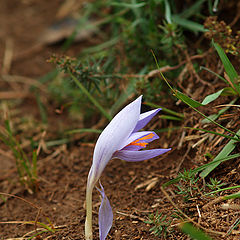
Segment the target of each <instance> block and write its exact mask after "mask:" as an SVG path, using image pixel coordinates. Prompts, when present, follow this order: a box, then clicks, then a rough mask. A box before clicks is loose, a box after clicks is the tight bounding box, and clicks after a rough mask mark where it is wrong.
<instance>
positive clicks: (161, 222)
mask: <svg viewBox="0 0 240 240" xmlns="http://www.w3.org/2000/svg"><path fill="white" fill-rule="evenodd" d="M148 218H149V219H148V220H147V221H145V223H147V224H150V225H154V226H153V227H151V228H150V232H152V234H154V235H155V236H157V237H160V236H164V237H166V236H167V233H168V231H169V229H168V228H169V226H170V224H171V222H172V221H171V220H169V221H166V219H167V215H164V216H163V214H162V213H158V212H156V214H153V213H152V214H150V215H149V217H148Z"/></svg>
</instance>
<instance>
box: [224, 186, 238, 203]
mask: <svg viewBox="0 0 240 240" xmlns="http://www.w3.org/2000/svg"><path fill="white" fill-rule="evenodd" d="M239 187H240V186H239ZM235 198H240V192H237V193H233V194H230V195H227V196H223V199H224V200H228V199H235Z"/></svg>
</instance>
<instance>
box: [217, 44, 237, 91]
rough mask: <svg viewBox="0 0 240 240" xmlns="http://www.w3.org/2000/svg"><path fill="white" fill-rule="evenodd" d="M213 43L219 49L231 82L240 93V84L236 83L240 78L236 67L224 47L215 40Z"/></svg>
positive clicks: (218, 51)
mask: <svg viewBox="0 0 240 240" xmlns="http://www.w3.org/2000/svg"><path fill="white" fill-rule="evenodd" d="M212 44H213V46H214V47H215V49H216V50H217V53H218V55H219V57H220V59H221V61H222V63H223V66H224V69H225V71H226V73H227V75H228V77H229V79H230V81H231V83H232V84H233V86H234V88H235V90H236V91H237V93H238V94H239V95H240V86H239V84H237V83H236V81H237V79H238V74H237V72H236V70H235V68H234V67H233V65H232V63H231V62H230V61H229V59H228V57H227V55H226V54H225V52H224V51H223V49H222V48H221V47H220V45H219V44H217V43H215V42H212Z"/></svg>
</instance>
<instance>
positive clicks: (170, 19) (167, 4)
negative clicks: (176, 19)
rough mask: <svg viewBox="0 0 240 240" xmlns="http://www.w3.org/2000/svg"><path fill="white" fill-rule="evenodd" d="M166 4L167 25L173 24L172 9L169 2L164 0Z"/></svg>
mask: <svg viewBox="0 0 240 240" xmlns="http://www.w3.org/2000/svg"><path fill="white" fill-rule="evenodd" d="M164 4H165V19H166V20H167V23H169V24H171V23H172V16H171V8H170V4H169V2H168V0H164Z"/></svg>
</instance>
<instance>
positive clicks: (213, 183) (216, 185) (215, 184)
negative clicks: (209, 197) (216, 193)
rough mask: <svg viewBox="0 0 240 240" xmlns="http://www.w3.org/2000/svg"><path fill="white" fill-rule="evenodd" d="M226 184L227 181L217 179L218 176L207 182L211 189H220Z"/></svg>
mask: <svg viewBox="0 0 240 240" xmlns="http://www.w3.org/2000/svg"><path fill="white" fill-rule="evenodd" d="M225 185H226V183H222V181H221V180H217V179H216V178H210V183H207V187H209V188H210V189H211V190H218V189H220V188H221V187H222V186H225Z"/></svg>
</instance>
